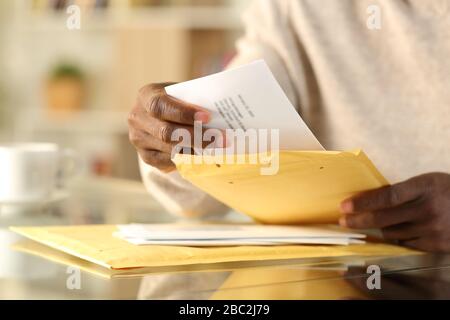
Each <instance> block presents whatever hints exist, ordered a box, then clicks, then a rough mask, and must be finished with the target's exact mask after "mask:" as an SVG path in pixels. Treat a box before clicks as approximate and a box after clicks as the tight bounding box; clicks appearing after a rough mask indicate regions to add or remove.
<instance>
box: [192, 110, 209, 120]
mask: <svg viewBox="0 0 450 320" xmlns="http://www.w3.org/2000/svg"><path fill="white" fill-rule="evenodd" d="M194 121H200V122H202V123H207V122H208V121H209V113H208V112H204V111H199V112H196V113H195V114H194Z"/></svg>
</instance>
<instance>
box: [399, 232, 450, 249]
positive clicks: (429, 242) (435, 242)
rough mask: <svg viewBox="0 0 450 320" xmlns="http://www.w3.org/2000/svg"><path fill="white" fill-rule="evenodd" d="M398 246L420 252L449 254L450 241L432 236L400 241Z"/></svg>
mask: <svg viewBox="0 0 450 320" xmlns="http://www.w3.org/2000/svg"><path fill="white" fill-rule="evenodd" d="M400 244H402V245H404V246H406V247H410V248H413V249H418V250H422V251H429V252H443V253H448V252H450V239H441V238H439V237H437V236H433V235H432V236H426V237H421V238H418V239H412V240H407V241H402V242H401V243H400Z"/></svg>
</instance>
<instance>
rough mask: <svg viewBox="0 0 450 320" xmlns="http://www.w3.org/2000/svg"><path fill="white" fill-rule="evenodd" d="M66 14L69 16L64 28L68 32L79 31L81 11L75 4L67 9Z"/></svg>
mask: <svg viewBox="0 0 450 320" xmlns="http://www.w3.org/2000/svg"><path fill="white" fill-rule="evenodd" d="M66 12H67V14H70V16H69V17H68V18H67V21H66V26H67V29H69V30H80V29H81V9H80V7H79V6H77V5H76V4H72V5H70V6H68V7H67V10H66Z"/></svg>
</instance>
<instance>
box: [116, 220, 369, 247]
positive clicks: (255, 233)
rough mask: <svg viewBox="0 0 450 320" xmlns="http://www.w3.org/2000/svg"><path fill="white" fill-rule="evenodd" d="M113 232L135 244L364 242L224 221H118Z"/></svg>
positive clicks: (358, 237)
mask: <svg viewBox="0 0 450 320" xmlns="http://www.w3.org/2000/svg"><path fill="white" fill-rule="evenodd" d="M118 229H119V231H118V232H117V233H116V234H115V236H117V237H119V238H122V239H124V240H126V241H128V242H130V243H133V244H136V245H145V244H158V245H187V246H232V245H285V244H336V245H347V244H351V243H364V241H363V240H362V239H363V238H364V237H365V235H363V234H358V233H348V232H343V231H336V230H330V229H328V228H326V227H323V228H318V227H300V226H295V227H294V226H268V225H248V224H245V225H236V224H234V225H226V224H223V225H222V224H195V225H192V224H148V225H147V224H130V225H119V226H118Z"/></svg>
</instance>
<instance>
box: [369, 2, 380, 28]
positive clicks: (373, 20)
mask: <svg viewBox="0 0 450 320" xmlns="http://www.w3.org/2000/svg"><path fill="white" fill-rule="evenodd" d="M366 12H367V13H368V14H369V17H368V18H367V21H366V26H367V28H368V29H369V30H380V29H381V9H380V7H379V6H378V5H376V4H372V5H370V6H368V7H367V10H366Z"/></svg>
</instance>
